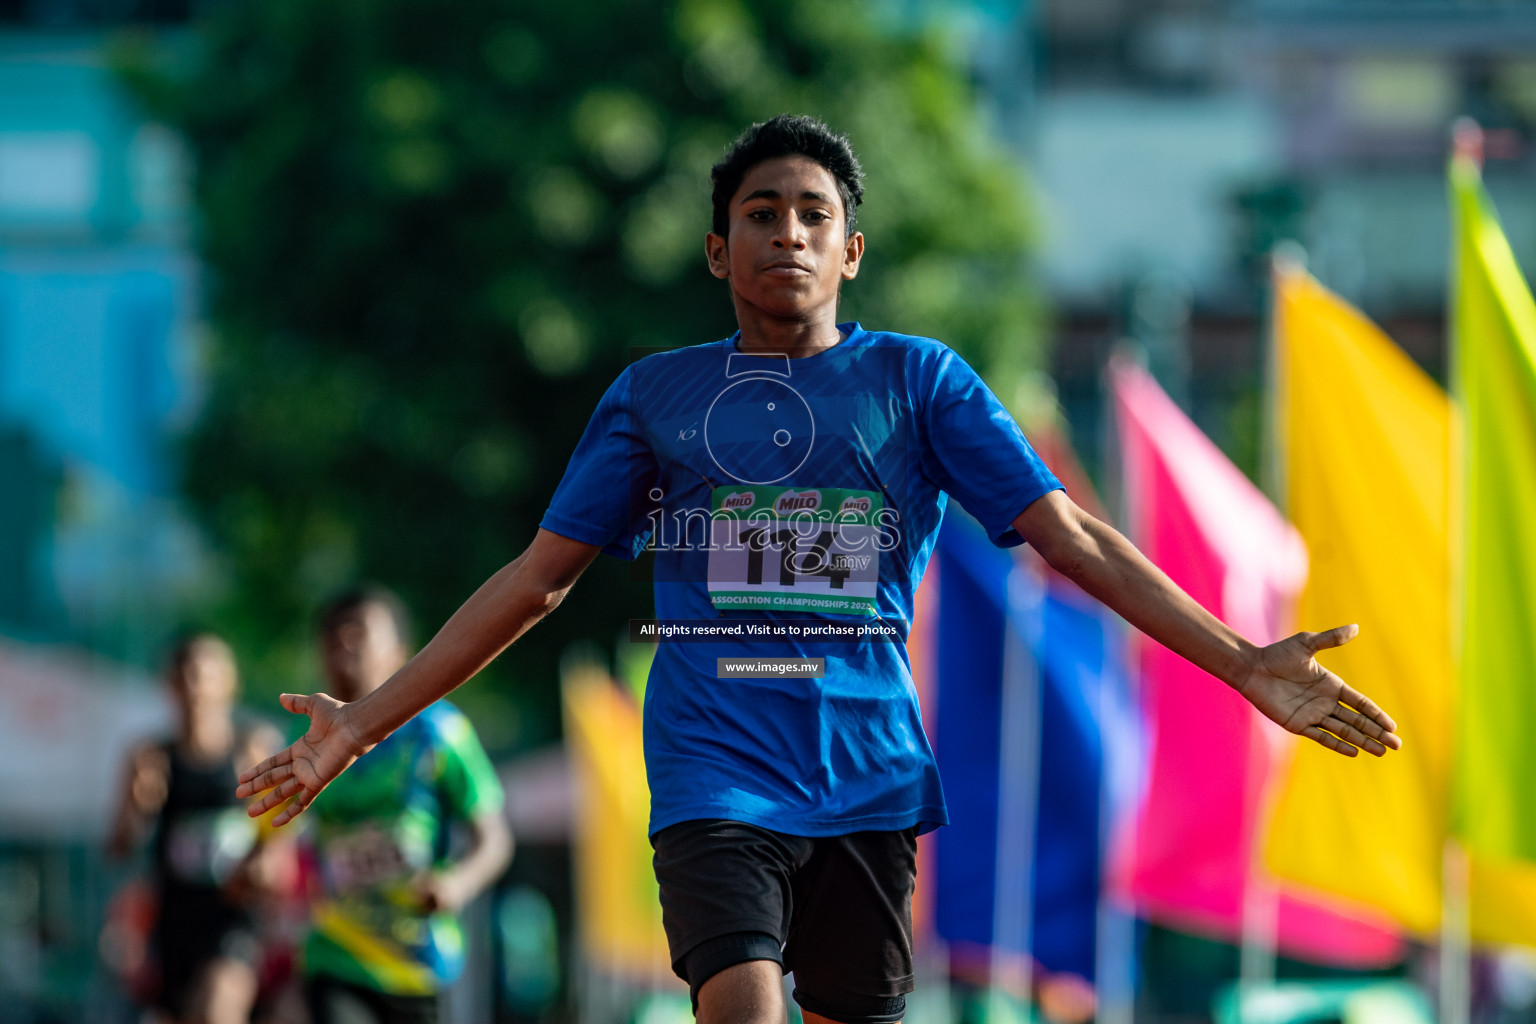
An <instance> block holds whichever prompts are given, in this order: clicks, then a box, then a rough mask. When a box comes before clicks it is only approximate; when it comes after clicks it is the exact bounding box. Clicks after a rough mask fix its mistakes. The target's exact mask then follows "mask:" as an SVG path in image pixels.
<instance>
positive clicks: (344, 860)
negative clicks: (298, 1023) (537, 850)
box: [304, 589, 512, 1024]
mask: <svg viewBox="0 0 1536 1024" xmlns="http://www.w3.org/2000/svg"><path fill="white" fill-rule="evenodd" d="M409 632H410V631H409V625H408V621H407V617H406V614H405V610H404V607H403V605H401V603H400V601H399V599H398V598H396V597H395V596H394V595H393V594H392V593H390V592H388V591H385V590H380V589H362V590H356V591H353V592H350V593H348V594H345V595H343V596H341V597H339V598H337V599H336V600H334V601H332V602H331V604H330V605H328V606H327V608H326V609H325V611H324V612H323V613H322V616H321V620H320V633H321V655H322V658H323V661H324V666H325V676H326V682H327V684H328V686H329V687H330V691H331V693H332V694H333V695H334V696H336V697H337V698H339V699H341V700H344V701H353V700H356V699H358V698H359V697H362V696H363V695H364V694H367V693H369V692H370V691H372V690H374V689H375V688H377V687H378V686H379V685H381V684H382V683H383V682H384V681H385V680H386V679H388V678H389V677H390V675H392V674H393V673H394V671H395V670H396V669H398V668H399V667H400V666H401V665H403V664H405V661H406V659H407V657H408V656H409V651H408V649H407V643H408V637H409ZM502 803H503V796H502V789H501V784H500V782H499V781H497V778H496V774H495V772H494V771H493V770H492V768H491V763H490V759H489V758H487V757H486V754H485V751H484V750H483V749H482V748H481V746H480V741H479V739H478V738H477V737H476V736H475V731H474V728H473V727H472V726H471V725H470V724H469V720H468V719H467V718H465V717H464V716H463V715H462V714H461V713H460V712H459V711H458V710H457V709H455V708H453V707H452V706H451V705H449V704H447V703H444V702H439V703H437V704H434V705H433V706H432V707H430V708H428V709H427V710H426V711H425V712H423V713H422V715H421V716H420V717H418V718H414V719H412V720H411V721H410V722H409V723H407V724H406V725H404V726H403V727H401V728H400V729H399V730H397V731H396V732H395V733H394V734H393V735H391V736H390V737H389V738H388V739H386V740H385V741H384V742H382V743H380V744H379V745H378V746H376V747H374V748H373V749H372V750H371V751H369V752H368V753H367V754H365V755H363V757H361V758H359V759H358V761H357V763H356V764H355V765H354V766H353V769H352V771H350V772H348V773H347V774H346V776H345V777H343V778H341V779H338V780H337V781H336V783H335V784H334V785H332V786H330V787H329V788H328V789H327V790H326V792H325V794H324V796H323V797H322V798H321V799H319V800H316V802H315V804H314V807H313V808H312V809H311V812H310V814H309V818H310V819H311V820H310V825H311V831H310V837H311V839H312V845H313V848H314V853H315V855H316V860H317V861H318V866H319V880H320V887H321V892H320V894H319V898H318V899H317V900H316V902H315V904H314V906H313V911H312V915H311V922H310V923H311V930H310V935H309V938H308V940H307V941H306V943H305V946H304V971H305V975H306V984H305V989H306V995H307V1000H308V1002H309V1006H310V1013H311V1015H312V1016H313V1019H314V1024H337V1022H340V1021H343V1020H347V1021H351V1020H357V1019H370V1018H371V1019H372V1020H375V1021H377V1022H379V1024H396V1022H400V1024H405V1022H434V1021H436V1020H437V1019H438V998H437V997H438V993H439V992H440V991H441V989H442V986H443V985H445V984H446V983H448V982H450V981H452V980H453V979H454V978H456V977H457V976H458V975H459V973H460V972H461V971H462V970H463V965H464V937H463V933H462V930H461V928H460V926H459V922H458V919H457V914H458V912H459V911H460V910H462V909H463V908H464V906H465V905H466V904H467V903H469V902H470V901H471V900H472V899H474V898H475V897H476V896H478V895H479V894H480V893H481V892H482V891H484V890H485V889H486V888H487V887H488V886H489V885H490V884H491V883H492V882H494V881H495V880H496V878H497V877H498V876H499V875H500V874H501V872H502V870H503V869H505V868H506V866H507V863H508V861H509V860H510V859H511V854H512V836H511V832H510V830H509V829H508V828H507V825H506V823H505V821H504V819H503V817H502ZM455 823H462V824H463V825H465V826H467V827H466V829H465V831H466V833H467V837H468V841H467V843H465V844H464V845H463V849H462V852H461V853H460V854H459V855H458V856H453V855H452V853H451V845H450V839H451V838H452V837H451V836H450V829H451V827H452V826H453V825H454V824H455Z"/></svg>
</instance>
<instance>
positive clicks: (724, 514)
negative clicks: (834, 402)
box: [709, 486, 884, 615]
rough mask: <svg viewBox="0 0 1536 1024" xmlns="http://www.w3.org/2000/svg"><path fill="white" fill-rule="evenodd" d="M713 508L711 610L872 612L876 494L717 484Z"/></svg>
mask: <svg viewBox="0 0 1536 1024" xmlns="http://www.w3.org/2000/svg"><path fill="white" fill-rule="evenodd" d="M710 506H711V507H710V511H711V516H710V547H709V600H710V603H711V604H713V605H714V606H715V607H716V608H719V609H722V610H723V609H738V610H739V609H745V608H757V609H761V610H764V611H775V612H788V613H793V614H805V613H823V614H826V613H832V614H841V615H874V614H875V595H876V589H877V586H878V584H879V580H880V551H879V549H878V547H877V544H876V541H877V533H876V526H875V520H876V515H877V513H878V512H879V511H880V510H881V509H882V508H883V507H884V503H883V501H882V500H881V496H880V495H879V494H878V493H876V492H873V491H859V490H853V489H850V488H838V487H788V488H786V487H782V486H780V487H768V486H749V487H745V488H742V487H736V488H730V487H717V488H715V489H714V491H713V492H712V494H711V496H710Z"/></svg>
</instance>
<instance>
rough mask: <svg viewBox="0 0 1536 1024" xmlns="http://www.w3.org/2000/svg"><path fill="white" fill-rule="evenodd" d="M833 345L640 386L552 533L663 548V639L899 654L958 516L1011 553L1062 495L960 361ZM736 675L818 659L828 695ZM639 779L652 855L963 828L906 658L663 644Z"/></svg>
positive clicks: (568, 492) (874, 342)
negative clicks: (700, 629)
mask: <svg viewBox="0 0 1536 1024" xmlns="http://www.w3.org/2000/svg"><path fill="white" fill-rule="evenodd" d="M839 326H840V330H842V332H843V333H844V334H845V335H846V336H845V338H844V339H843V341H842V342H840V343H839V344H837V345H836V346H834V347H832V348H830V349H826V350H824V351H822V352H818V353H816V354H815V355H811V356H806V357H803V358H799V359H789V358H787V357H785V356H782V355H749V354H745V353H742V352H739V351H738V350H737V341H738V338H739V335H737V336H734V337H731V338H728V339H726V340H724V341H718V342H714V343H711V344H706V345H698V346H694V347H691V348H683V349H678V350H676V351H671V352H665V353H660V354H657V355H653V356H649V357H647V358H645V359H642V360H640V361H638V362H636V363H634V364H632V365H631V366H630V367H629V368H628V369H627V370H625V371H624V373H623V374H621V375H620V377H619V379H618V380H617V381H615V382H614V384H613V385H612V386H611V387H610V388H609V389H608V392H607V393H606V394H605V395H604V396H603V399H602V401H601V402H600V403H599V404H598V407H597V410H596V412H595V413H594V414H593V416H592V420H591V422H590V423H589V424H588V426H587V430H586V433H585V434H583V435H582V438H581V442H580V443H579V444H578V445H577V447H576V451H575V453H574V454H573V455H572V457H571V461H570V464H569V466H568V467H567V468H566V472H565V477H564V479H562V480H561V482H560V486H559V488H558V489H557V490H556V492H555V496H554V498H553V500H552V501H551V502H550V506H549V510H548V512H546V513H545V516H544V519H543V522H542V523H541V526H542V527H543V528H544V529H546V530H549V531H551V532H553V533H558V534H560V535H561V536H563V537H568V538H570V539H572V540H576V541H581V542H583V543H586V544H594V545H599V546H601V547H603V549H604V550H605V551H607V552H608V553H610V554H615V555H618V556H620V557H624V558H633V557H635V556H636V555H638V554H639V553H640V552H641V551H642V550H644V549H645V548H646V547H647V545H650V546H653V547H654V548H655V550H656V560H655V569H654V571H655V600H656V617H657V618H658V619H694V620H697V619H718V618H720V617H722V616H724V617H729V618H734V619H744V620H747V621H748V622H749V623H750V622H754V621H762V620H770V621H786V620H794V621H799V620H803V619H817V620H823V621H827V622H837V623H843V624H847V623H851V622H859V621H864V622H868V621H871V620H872V619H874V618H875V617H878V619H879V620H883V621H884V622H885V623H888V624H892V625H894V626H895V627H896V628H897V630H898V631H899V634H900V639H901V640H903V641H904V640H905V630H906V625H907V623H908V622H910V621H911V618H912V595H913V592H914V591H915V590H916V588H917V584H918V582H919V581H920V580H921V579H922V575H923V570H924V568H925V567H926V566H927V564H928V558H929V556H930V555H931V554H932V552H933V545H934V541H935V539H936V537H937V533H938V527H939V522H940V520H941V519H942V518H943V514H944V507H945V502H946V494H949V495H954V496H955V497H956V498H957V499H958V500H959V501H960V503H961V504H962V505H964V506H965V508H966V510H967V511H968V512H970V513H971V515H973V516H974V517H975V518H976V519H978V520H979V521H980V522H981V524H982V526H983V527H985V528H986V531H987V533H988V535H989V536H990V537H991V538H992V541H993V543H995V544H998V545H999V546H1003V547H1007V546H1012V545H1016V544H1020V543H1022V539H1021V538H1020V537H1019V535H1018V534H1017V532H1015V531H1014V529H1013V527H1012V525H1011V524H1012V521H1013V519H1014V518H1015V517H1016V516H1017V515H1018V514H1019V513H1020V512H1022V511H1023V510H1024V509H1025V508H1026V507H1027V506H1028V505H1029V504H1030V503H1032V502H1033V501H1035V499H1037V498H1039V497H1040V496H1042V495H1044V494H1045V493H1047V492H1048V491H1051V490H1054V489H1056V488H1059V487H1060V486H1061V484H1060V483H1058V482H1057V480H1056V478H1055V477H1054V476H1053V475H1052V474H1051V472H1050V471H1049V470H1048V469H1046V468H1045V465H1044V463H1042V462H1041V461H1040V458H1039V456H1037V455H1036V454H1035V452H1034V450H1033V449H1032V448H1031V447H1030V445H1029V442H1028V441H1026V440H1025V438H1024V434H1023V432H1022V431H1020V429H1019V427H1018V425H1017V424H1016V423H1015V422H1014V420H1013V417H1012V416H1010V415H1009V414H1008V412H1007V410H1006V409H1004V408H1003V406H1002V403H1000V402H999V401H998V400H997V398H996V396H994V395H993V394H992V392H991V391H990V390H989V389H988V388H987V386H986V385H985V384H984V383H983V382H982V380H981V378H980V377H979V376H977V374H976V372H975V371H974V370H973V369H971V367H970V366H968V365H967V364H966V363H965V361H964V360H962V359H961V358H960V357H959V356H958V355H956V354H955V353H954V351H953V350H951V349H950V348H949V347H948V346H946V345H944V344H942V343H940V342H937V341H933V340H931V339H929V338H916V337H910V336H907V335H900V334H890V333H886V332H883V331H866V330H864V329H863V328H861V327H860V326H859V325H858V324H856V323H854V324H843V325H839ZM722 531H723V532H722ZM722 538H723V539H724V542H723V543H722ZM744 656H745V657H754V658H824V659H825V675H824V676H823V677H822V678H717V662H716V659H717V658H723V657H744ZM645 760H646V771H647V776H648V779H649V782H650V788H651V824H650V827H651V831H652V833H655V832H656V831H659V830H660V829H663V828H665V827H666V826H668V825H671V824H674V823H676V822H679V821H687V820H690V819H695V818H727V819H731V820H735V821H743V822H747V823H750V824H754V825H759V826H761V827H764V828H769V829H773V830H775V831H778V832H785V833H789V834H793V835H803V836H826V835H841V834H844V833H848V832H857V831H868V830H895V829H902V828H907V827H910V826H912V825H918V826H920V827H921V828H923V829H924V830H926V829H929V828H932V827H934V826H937V825H942V824H945V823H946V822H947V820H948V819H947V816H946V813H945V809H944V796H943V791H942V789H941V788H940V785H939V777H938V770H937V767H936V765H935V764H934V759H933V753H932V751H931V750H930V749H929V746H928V741H927V738H926V737H925V735H924V733H923V729H922V723H921V721H920V717H919V712H918V701H917V694H916V690H915V689H914V687H913V684H912V671H911V665H910V663H909V661H908V659H907V652H906V648H905V646H904V644H903V643H902V642H894V643H892V642H884V641H879V640H868V641H864V642H860V643H847V642H828V641H824V640H822V641H818V640H812V639H802V640H783V641H777V642H774V643H771V644H770V643H763V642H752V643H742V642H735V641H720V642H715V641H709V642H687V643H674V642H663V643H661V644H660V645H659V647H658V649H657V654H656V658H655V661H654V662H653V663H652V667H651V674H650V680H649V683H648V684H647V688H646V696H645Z"/></svg>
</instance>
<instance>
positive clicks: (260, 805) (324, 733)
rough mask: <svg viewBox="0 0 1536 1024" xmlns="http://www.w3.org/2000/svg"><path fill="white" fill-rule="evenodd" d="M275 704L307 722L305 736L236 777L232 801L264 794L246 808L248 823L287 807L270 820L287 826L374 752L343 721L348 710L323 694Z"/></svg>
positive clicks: (292, 697) (290, 695)
mask: <svg viewBox="0 0 1536 1024" xmlns="http://www.w3.org/2000/svg"><path fill="white" fill-rule="evenodd" d="M278 699H279V700H281V701H282V704H283V707H285V708H287V709H288V710H289V711H292V712H293V713H294V714H300V715H308V716H309V731H307V732H306V733H305V734H304V735H303V736H301V737H299V738H298V739H296V740H294V741H293V743H292V744H291V745H289V747H288V748H287V749H286V750H280V751H278V752H277V753H276V754H273V755H272V756H271V757H269V758H267V759H266V760H265V761H263V762H261V763H260V764H258V765H256V766H255V767H254V768H248V769H246V770H245V771H243V772H241V773H240V786H239V788H237V789H236V790H235V795H236V796H238V797H241V798H242V799H243V798H245V797H248V796H255V795H256V794H257V793H263V792H265V793H266V795H265V796H263V797H262V798H261V799H260V800H257V801H255V802H254V803H252V804H251V805H250V807H249V808H247V813H248V814H250V816H251V817H253V818H255V817H260V816H261V815H263V814H265V813H266V812H267V811H269V810H271V809H272V808H274V807H276V806H278V805H279V804H281V803H283V802H284V801H285V800H286V801H289V803H288V805H287V806H286V807H284V808H283V809H282V810H281V811H279V812H278V813H277V816H276V817H275V818H273V819H272V824H273V825H274V826H280V825H286V824H287V823H288V822H290V821H292V820H293V819H294V818H297V817H298V816H299V815H300V814H302V813H304V810H305V809H306V808H308V807H309V805H310V804H311V803H313V802H314V799H315V797H317V796H319V795H320V791H321V790H322V789H324V788H325V787H326V786H327V785H329V784H330V781H331V780H332V779H334V778H335V777H336V776H338V775H340V774H341V773H342V772H344V771H346V770H347V768H348V767H349V766H350V765H351V764H352V762H353V761H356V760H357V759H358V758H359V757H361V756H363V755H364V754H366V753H367V752H368V751H369V750H371V749H372V747H373V745H372V744H371V743H364V742H362V740H360V739H359V738H358V736H357V732H356V730H355V729H354V728H353V726H352V724H351V721H350V720H349V718H348V715H347V707H348V706H347V705H346V704H343V703H342V702H341V701H339V700H337V699H336V698H335V697H331V696H329V695H327V694H324V693H314V694H310V695H309V696H304V695H302V694H296V693H285V694H283V695H282V696H281V697H280V698H278Z"/></svg>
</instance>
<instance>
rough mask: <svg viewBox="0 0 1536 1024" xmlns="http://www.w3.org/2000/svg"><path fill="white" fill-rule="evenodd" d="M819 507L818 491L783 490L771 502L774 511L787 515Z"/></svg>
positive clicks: (814, 509) (819, 493) (813, 510)
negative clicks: (775, 499)
mask: <svg viewBox="0 0 1536 1024" xmlns="http://www.w3.org/2000/svg"><path fill="white" fill-rule="evenodd" d="M819 508H821V492H820V491H785V492H784V493H783V494H781V495H779V499H778V500H777V501H775V502H774V503H773V510H774V512H776V513H778V514H779V515H781V516H787V515H790V514H791V513H794V512H815V511H816V510H817V509H819Z"/></svg>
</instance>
